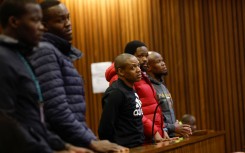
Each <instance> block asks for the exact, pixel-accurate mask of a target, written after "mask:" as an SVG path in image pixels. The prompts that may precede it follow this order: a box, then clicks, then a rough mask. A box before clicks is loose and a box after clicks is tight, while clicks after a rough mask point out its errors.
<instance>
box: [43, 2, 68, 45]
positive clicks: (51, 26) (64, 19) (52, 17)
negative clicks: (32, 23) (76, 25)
mask: <svg viewBox="0 0 245 153" xmlns="http://www.w3.org/2000/svg"><path fill="white" fill-rule="evenodd" d="M47 14H48V16H47V21H44V26H45V28H46V29H47V31H48V32H50V33H53V34H55V35H57V36H59V37H61V38H63V39H65V40H67V41H71V40H72V28H71V21H70V14H69V12H68V10H67V8H66V7H65V5H64V4H59V5H56V6H53V7H51V8H49V9H48V13H47Z"/></svg>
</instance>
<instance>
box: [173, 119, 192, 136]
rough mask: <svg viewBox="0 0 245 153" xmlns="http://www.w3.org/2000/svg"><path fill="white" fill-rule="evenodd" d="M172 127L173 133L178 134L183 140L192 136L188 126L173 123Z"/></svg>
mask: <svg viewBox="0 0 245 153" xmlns="http://www.w3.org/2000/svg"><path fill="white" fill-rule="evenodd" d="M174 126H175V133H178V134H180V135H182V136H183V137H185V138H187V137H189V135H191V134H192V131H191V126H190V125H188V124H179V121H176V122H175V123H174Z"/></svg>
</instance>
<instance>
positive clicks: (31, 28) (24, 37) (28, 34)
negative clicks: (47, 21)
mask: <svg viewBox="0 0 245 153" xmlns="http://www.w3.org/2000/svg"><path fill="white" fill-rule="evenodd" d="M26 11H27V12H26V13H25V14H24V15H22V16H21V17H19V18H18V19H17V21H18V26H17V29H16V31H17V39H18V40H19V41H21V42H23V43H25V44H27V45H30V46H32V47H34V46H37V45H38V42H39V41H40V38H41V36H42V33H43V30H44V27H43V25H42V23H41V20H42V11H41V8H40V6H39V5H38V4H33V3H29V4H26Z"/></svg>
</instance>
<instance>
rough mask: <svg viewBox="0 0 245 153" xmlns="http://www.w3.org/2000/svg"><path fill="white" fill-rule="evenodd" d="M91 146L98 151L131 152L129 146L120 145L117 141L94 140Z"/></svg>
mask: <svg viewBox="0 0 245 153" xmlns="http://www.w3.org/2000/svg"><path fill="white" fill-rule="evenodd" d="M89 147H90V148H91V149H92V150H94V151H98V152H121V153H128V152H129V149H128V148H126V147H123V146H120V145H118V144H115V143H111V142H110V141H108V140H92V142H91V143H90V146H89Z"/></svg>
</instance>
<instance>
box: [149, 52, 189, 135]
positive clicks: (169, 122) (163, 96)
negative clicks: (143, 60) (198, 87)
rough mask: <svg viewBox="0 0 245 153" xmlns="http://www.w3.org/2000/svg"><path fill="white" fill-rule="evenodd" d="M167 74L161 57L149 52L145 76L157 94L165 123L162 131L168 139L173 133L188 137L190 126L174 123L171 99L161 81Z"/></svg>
mask: <svg viewBox="0 0 245 153" xmlns="http://www.w3.org/2000/svg"><path fill="white" fill-rule="evenodd" d="M167 73H168V69H167V67H166V65H165V63H164V61H163V58H162V56H161V55H160V54H159V53H157V52H154V51H151V52H149V56H148V69H147V74H148V76H149V79H150V81H151V83H152V85H153V87H154V88H155V90H156V92H157V97H158V101H159V103H161V105H160V106H161V108H162V109H161V110H162V115H163V116H164V123H165V127H164V130H165V131H166V132H168V134H169V136H170V137H174V136H175V134H174V133H178V134H180V135H182V136H184V137H189V135H190V134H191V129H190V126H189V125H187V124H179V122H178V121H176V118H175V113H174V108H173V99H172V97H171V94H170V92H169V91H168V89H167V88H166V86H165V85H164V81H163V76H166V75H167Z"/></svg>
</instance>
